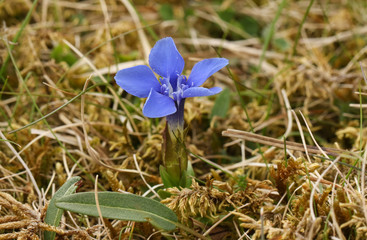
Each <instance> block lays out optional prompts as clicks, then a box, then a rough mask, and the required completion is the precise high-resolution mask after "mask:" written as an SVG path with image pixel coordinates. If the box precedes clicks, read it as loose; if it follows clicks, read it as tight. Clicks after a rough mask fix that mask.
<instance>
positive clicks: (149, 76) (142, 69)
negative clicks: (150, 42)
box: [115, 37, 228, 186]
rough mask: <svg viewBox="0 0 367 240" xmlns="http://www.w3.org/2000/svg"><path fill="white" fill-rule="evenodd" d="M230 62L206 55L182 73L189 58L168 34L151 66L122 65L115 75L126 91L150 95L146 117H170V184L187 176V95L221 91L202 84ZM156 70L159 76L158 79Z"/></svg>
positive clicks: (166, 150) (166, 139)
mask: <svg viewBox="0 0 367 240" xmlns="http://www.w3.org/2000/svg"><path fill="white" fill-rule="evenodd" d="M227 64H228V60H227V59H225V58H210V59H205V60H202V61H200V62H198V63H196V64H195V66H194V67H193V69H192V71H191V73H190V75H189V77H186V76H184V75H181V74H182V71H183V69H184V65H185V62H184V60H183V58H182V56H181V54H180V53H179V52H178V50H177V48H176V46H175V43H174V42H173V39H172V38H170V37H167V38H163V39H161V40H159V41H158V42H157V43H156V44H155V45H154V47H153V48H152V51H151V52H150V54H149V65H150V68H149V67H148V66H145V65H139V66H135V67H131V68H127V69H122V70H120V71H118V72H117V74H116V76H115V80H116V82H117V84H118V85H119V86H120V87H121V88H122V89H124V90H125V91H126V92H128V93H130V94H131V95H134V96H136V97H140V98H147V101H146V102H145V105H144V107H143V114H144V115H145V116H146V117H149V118H157V117H166V119H167V128H166V131H165V136H164V143H163V146H164V147H163V148H164V152H163V160H164V162H165V170H164V171H166V173H168V175H169V176H170V178H171V180H172V179H173V180H172V184H169V185H174V186H178V185H181V186H182V184H181V182H182V177H185V171H186V169H187V156H186V151H185V148H184V147H183V145H182V143H183V142H184V141H183V140H184V136H183V132H184V131H183V126H184V118H183V114H184V103H185V99H186V98H188V97H199V96H210V95H214V94H217V93H219V92H220V91H221V90H222V89H221V88H220V87H213V88H210V89H208V88H204V87H200V86H201V85H202V84H203V83H204V82H205V81H206V80H207V79H208V78H209V77H210V76H211V75H213V74H214V73H215V72H217V71H219V70H220V69H221V68H223V67H224V66H226V65H227ZM154 73H156V74H157V75H158V76H159V77H158V79H157V78H156V76H155V75H154ZM167 133H168V134H167ZM166 175H167V174H166ZM161 176H162V173H161ZM162 179H163V177H162ZM165 185H166V184H165Z"/></svg>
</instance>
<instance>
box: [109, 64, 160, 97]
mask: <svg viewBox="0 0 367 240" xmlns="http://www.w3.org/2000/svg"><path fill="white" fill-rule="evenodd" d="M115 80H116V83H117V84H118V85H119V86H120V87H121V88H122V89H124V90H125V91H126V92H128V93H130V94H131V95H134V96H137V97H140V98H146V97H148V95H149V92H150V89H152V88H153V89H154V90H156V91H159V89H160V88H161V85H160V84H159V82H158V80H157V78H156V77H155V75H154V73H153V72H152V70H151V69H150V68H149V67H147V66H144V65H139V66H135V67H131V68H126V69H122V70H120V71H118V72H117V74H116V76H115Z"/></svg>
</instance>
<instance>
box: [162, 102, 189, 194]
mask: <svg viewBox="0 0 367 240" xmlns="http://www.w3.org/2000/svg"><path fill="white" fill-rule="evenodd" d="M184 104H185V100H184V99H182V100H181V101H180V102H179V104H178V106H177V112H176V113H174V114H171V115H169V116H167V117H166V119H167V125H166V129H165V131H164V138H163V162H164V166H165V168H166V172H167V173H168V175H169V180H170V182H171V183H172V185H173V186H176V187H179V186H181V187H184V186H183V185H184V184H185V182H186V181H185V180H186V170H187V161H188V160H187V153H186V148H185V143H184Z"/></svg>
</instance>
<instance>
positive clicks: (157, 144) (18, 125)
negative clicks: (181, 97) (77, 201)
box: [0, 0, 367, 240]
mask: <svg viewBox="0 0 367 240" xmlns="http://www.w3.org/2000/svg"><path fill="white" fill-rule="evenodd" d="M366 16H367V4H366V2H365V1H364V0H356V1H342V0H335V1H313V0H309V1H281V0H279V1H266V0H264V1H232V0H225V1H128V0H121V1H119V0H94V1H92V0H88V1H74V0H72V1H61V0H56V1H49V0H38V1H36V0H35V1H31V0H2V1H1V0H0V19H1V28H0V40H1V41H0V137H1V141H0V188H1V191H0V239H16V238H18V239H42V236H43V234H42V232H43V231H45V230H47V231H54V232H56V235H57V237H58V238H59V239H65V238H66V239H72V238H74V239H164V238H167V239H174V238H177V239H195V238H196V237H195V236H194V235H192V234H191V233H189V232H187V231H185V230H183V229H176V231H174V232H164V231H161V230H158V229H155V228H154V227H153V226H151V225H150V224H149V223H134V222H124V221H117V220H111V219H103V221H101V219H98V218H95V217H86V216H81V215H78V214H74V213H69V212H67V213H65V214H64V217H63V218H62V222H61V225H60V226H59V227H52V226H48V225H47V224H46V223H44V221H43V219H44V214H45V211H46V208H47V204H48V202H49V200H50V199H51V197H52V195H53V194H54V193H55V191H56V190H57V189H58V188H59V187H60V186H61V185H62V184H63V183H65V181H66V180H67V179H68V178H70V177H72V176H81V177H82V178H83V186H81V187H80V189H79V190H78V191H94V188H95V184H96V187H97V189H98V190H99V191H105V190H108V191H119V192H129V193H134V194H137V195H143V196H147V197H152V198H154V197H155V198H157V199H158V197H157V196H158V194H157V193H156V191H157V190H158V189H159V188H162V181H161V178H160V175H159V165H160V164H162V145H161V143H162V134H161V133H162V131H163V129H164V126H165V122H164V119H148V118H146V117H145V116H144V115H143V114H142V110H141V109H142V106H143V103H144V101H142V100H141V99H138V98H135V97H133V96H131V95H129V94H127V93H126V92H124V91H123V90H122V89H120V88H119V87H118V86H117V85H116V84H115V82H114V79H113V77H114V75H115V73H116V72H117V71H118V70H120V69H123V68H127V67H131V66H135V65H140V64H146V63H147V59H148V54H149V52H150V48H151V47H152V46H153V45H154V43H155V42H156V41H157V40H158V39H160V38H162V37H165V36H171V37H172V38H173V39H174V41H175V43H176V45H177V47H178V49H179V51H180V52H181V54H182V55H183V57H184V59H185V62H186V66H185V69H187V70H186V72H185V74H186V75H188V74H189V69H191V67H192V66H193V65H194V64H195V63H196V62H198V61H200V60H202V59H204V58H211V57H217V56H218V55H220V56H222V57H225V58H227V59H229V62H230V64H229V66H228V68H227V69H222V70H221V71H220V72H218V73H216V74H214V76H213V77H211V79H210V80H209V81H208V82H207V83H206V84H207V86H208V87H210V86H214V85H215V86H220V87H222V88H228V89H229V90H230V97H229V105H228V106H227V105H226V104H225V103H224V102H221V101H216V99H217V98H218V96H213V97H204V98H192V99H191V98H190V99H188V100H187V102H186V106H185V120H186V125H187V127H188V134H187V138H186V146H187V149H188V151H189V153H190V154H189V158H190V161H191V163H192V165H193V169H194V171H195V174H196V177H195V179H194V181H193V184H192V186H191V188H187V189H177V188H171V189H168V192H170V193H171V194H172V195H171V197H169V198H166V199H164V200H162V203H164V204H166V205H167V206H168V207H170V208H171V209H172V210H174V211H175V212H176V213H177V215H178V217H179V220H180V222H181V223H182V224H184V225H186V226H187V227H189V228H191V229H192V230H194V231H196V232H197V233H199V234H201V235H203V236H205V237H207V238H211V239H273V240H278V239H366V238H367V207H366V177H365V170H366V167H365V164H366V159H367V151H366V147H367V128H366V123H365V109H364V108H365V104H364V103H365V101H366V96H365V95H366V93H367V87H366V81H365V80H364V78H363V77H364V75H363V72H362V70H366V68H367V62H366V60H365V58H366V51H367V47H366V45H367V44H366V43H367V38H366V33H367V27H366V26H367V17H366ZM218 105H219V107H220V108H224V109H225V108H227V107H228V110H227V111H226V113H225V115H223V116H221V115H220V114H217V113H216V112H215V111H214V110H213V109H215V108H213V106H216V107H218ZM97 176H98V182H97V181H96V179H97ZM97 183H98V184H97Z"/></svg>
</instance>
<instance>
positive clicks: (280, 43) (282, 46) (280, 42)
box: [273, 38, 290, 51]
mask: <svg viewBox="0 0 367 240" xmlns="http://www.w3.org/2000/svg"><path fill="white" fill-rule="evenodd" d="M273 43H274V45H275V47H277V48H278V49H279V50H281V51H286V50H288V49H289V48H290V45H289V43H288V42H287V40H285V39H284V38H276V39H274V41H273Z"/></svg>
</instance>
